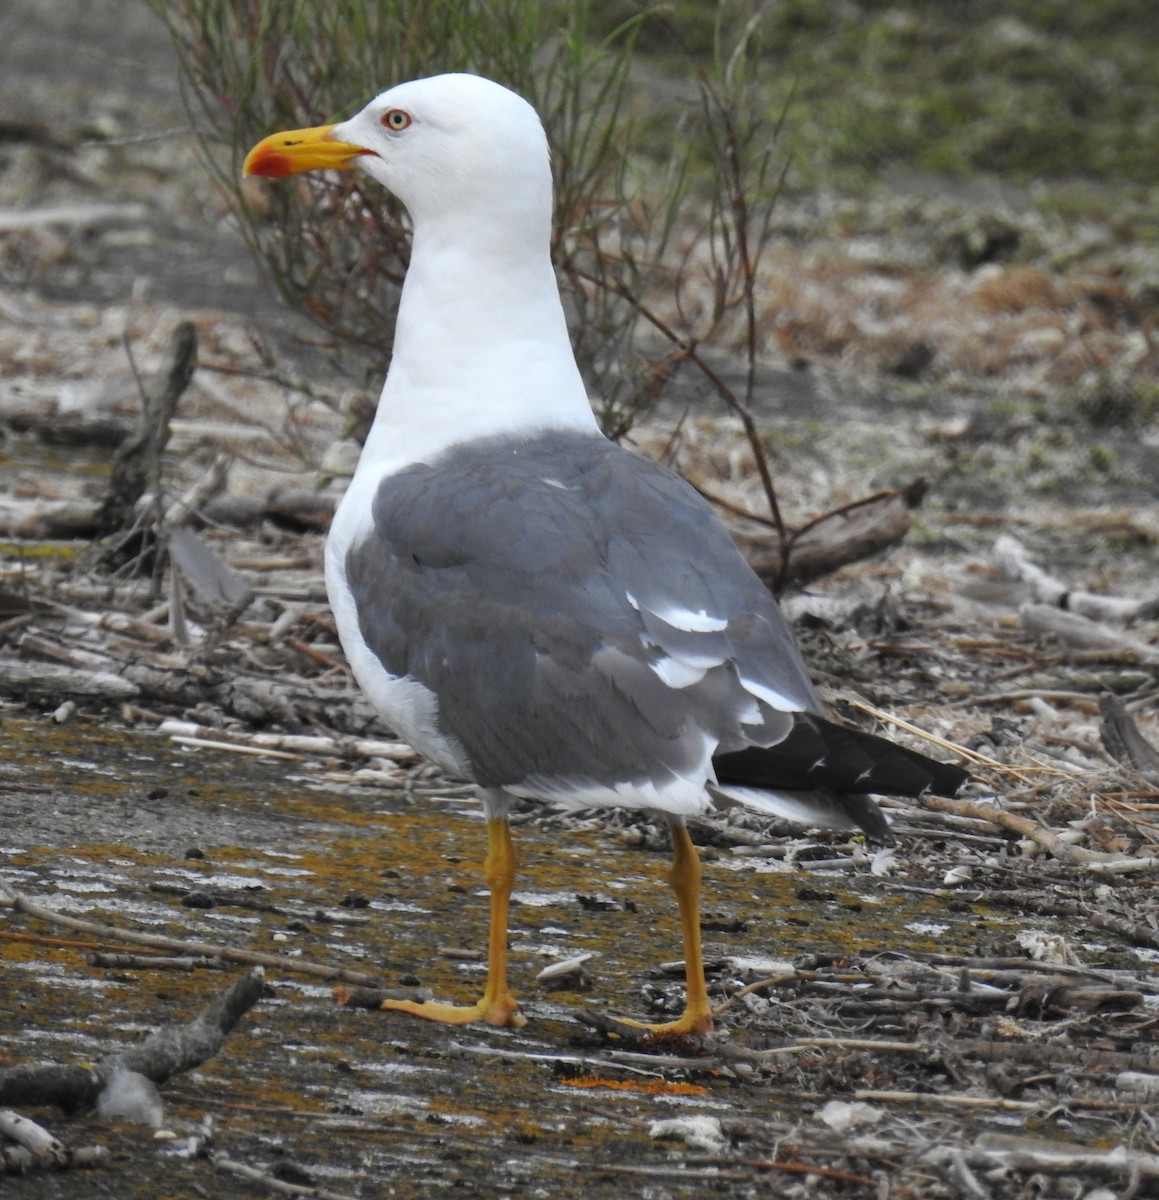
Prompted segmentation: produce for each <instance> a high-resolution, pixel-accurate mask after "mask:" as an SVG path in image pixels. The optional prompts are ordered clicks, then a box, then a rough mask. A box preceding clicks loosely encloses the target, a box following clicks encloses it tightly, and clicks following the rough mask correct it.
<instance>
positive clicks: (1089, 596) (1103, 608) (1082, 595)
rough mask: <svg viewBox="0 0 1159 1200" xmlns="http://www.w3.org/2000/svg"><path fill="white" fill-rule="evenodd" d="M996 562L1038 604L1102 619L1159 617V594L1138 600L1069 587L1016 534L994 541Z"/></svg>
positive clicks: (1124, 619)
mask: <svg viewBox="0 0 1159 1200" xmlns="http://www.w3.org/2000/svg"><path fill="white" fill-rule="evenodd" d="M993 554H994V561H995V562H996V563H997V565H998V569H999V570H1000V571H1001V572H1002V574H1003V575H1004V576H1005V577H1006V578H1007V579H1012V580H1017V581H1018V582H1019V583H1022V584H1024V585H1025V586H1026V587H1027V588H1028V589H1029V591H1030V598H1031V600H1032V601H1034V602H1036V603H1038V604H1044V605H1050V606H1052V607H1054V608H1060V609H1065V610H1066V611H1067V612H1071V613H1077V614H1079V615H1080V616H1086V617H1091V618H1093V619H1095V620H1103V621H1131V620H1139V619H1150V618H1152V617H1157V616H1159V596H1151V597H1149V598H1148V599H1145V600H1137V599H1133V598H1130V597H1127V596H1102V595H1099V594H1098V593H1096V592H1086V591H1082V590H1081V589H1078V588H1070V587H1068V586H1067V585H1066V584H1065V583H1063V582H1062V581H1061V580H1059V579H1056V578H1055V577H1054V576H1053V575H1050V574H1048V573H1047V572H1046V571H1044V570H1043V569H1042V568H1041V567H1039V566H1038V565H1037V564H1035V563H1033V562H1031V561H1030V555H1029V553H1028V551H1027V549H1026V547H1025V546H1024V545H1023V544H1022V543H1021V542H1020V541H1019V540H1018V539H1017V538H1015V537H1011V536H1010V535H1009V534H1003V535H1002V536H1001V537H1000V538H998V539H997V540H996V541H995V543H994V549H993Z"/></svg>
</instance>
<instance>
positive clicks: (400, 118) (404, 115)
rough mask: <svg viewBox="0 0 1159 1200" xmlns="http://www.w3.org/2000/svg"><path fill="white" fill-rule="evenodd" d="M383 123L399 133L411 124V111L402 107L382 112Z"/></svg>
mask: <svg viewBox="0 0 1159 1200" xmlns="http://www.w3.org/2000/svg"><path fill="white" fill-rule="evenodd" d="M382 124H383V125H384V126H386V128H387V129H389V130H390V131H391V132H392V133H399V132H401V131H402V130H404V129H405V128H406V127H407V126H408V125H409V124H410V113H408V112H403V110H402V109H401V108H392V109H390V110H389V112H384V113H383V114H382Z"/></svg>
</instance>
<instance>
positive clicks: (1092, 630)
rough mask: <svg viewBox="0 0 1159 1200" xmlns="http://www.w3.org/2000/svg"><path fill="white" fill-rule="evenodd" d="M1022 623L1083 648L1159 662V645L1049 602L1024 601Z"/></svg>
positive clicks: (1021, 612) (1077, 647)
mask: <svg viewBox="0 0 1159 1200" xmlns="http://www.w3.org/2000/svg"><path fill="white" fill-rule="evenodd" d="M1019 615H1020V616H1021V617H1022V624H1023V625H1024V626H1025V627H1026V628H1027V629H1029V630H1030V631H1031V632H1032V633H1045V634H1051V635H1053V636H1054V637H1057V638H1058V639H1059V640H1060V641H1063V642H1065V643H1066V644H1067V645H1068V646H1073V647H1075V648H1076V649H1081V650H1097V651H1105V652H1107V653H1110V654H1126V655H1130V656H1131V657H1132V658H1137V659H1139V660H1140V661H1141V662H1159V647H1157V646H1152V645H1151V644H1150V643H1149V642H1144V641H1142V640H1141V639H1140V638H1136V637H1131V636H1130V634H1126V633H1120V632H1119V631H1118V630H1115V629H1108V628H1107V626H1106V625H1101V624H1100V623H1099V622H1097V621H1092V620H1091V619H1090V618H1089V617H1083V616H1079V614H1078V613H1074V612H1066V611H1065V610H1063V609H1061V608H1052V607H1051V606H1050V605H1048V604H1024V605H1023V606H1022V607H1021V608H1020V609H1019Z"/></svg>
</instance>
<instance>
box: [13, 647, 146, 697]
mask: <svg viewBox="0 0 1159 1200" xmlns="http://www.w3.org/2000/svg"><path fill="white" fill-rule="evenodd" d="M0 692H7V693H8V694H9V695H15V696H49V697H54V698H55V697H58V696H59V697H68V696H99V697H100V698H101V699H103V700H112V701H118V702H119V701H121V700H133V699H135V698H136V697H137V696H138V695H139V689H138V687H137V685H136V684H135V683H131V682H130V681H129V680H127V679H124V678H123V677H122V676H120V675H112V674H110V673H109V672H107V671H83V670H77V669H76V668H75V667H64V666H59V665H57V664H56V663H46V662H19V661H16V660H14V659H8V658H5V659H0Z"/></svg>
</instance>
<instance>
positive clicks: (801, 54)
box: [614, 0, 1159, 190]
mask: <svg viewBox="0 0 1159 1200" xmlns="http://www.w3.org/2000/svg"><path fill="white" fill-rule="evenodd" d="M717 7H718V8H719V10H720V11H721V12H722V13H723V14H724V18H725V24H726V27H730V26H733V25H735V24H736V23H737V21H738V20H739V19H740V18H739V16H738V14H737V10H738V8H740V7H742V6H738V5H736V4H732V3H728V0H724V2H723V3H721V4H720V5H718V6H717ZM614 11H623V9H622V7H617V8H615V10H614ZM673 11H674V16H673V18H672V20H671V22H670V25H669V29H670V30H673V29H674V30H675V31H676V33H677V34H678V35H679V36H680V37H681V39H682V41H683V42H684V44H685V45H686V46H690V47H691V48H692V50H693V53H708V52H709V51H710V48H711V44H712V36H713V34H712V26H711V18H710V17H707V16H706V12H707V13H711V11H712V9H711V6H707V5H699V4H689V3H682V4H677V5H676V6H675V8H674V10H673ZM760 34H761V36H760V42H759V47H756V48H755V50H754V53H756V54H757V56H758V57H759V63H760V74H761V77H762V80H763V82H764V87H765V94H766V97H767V102H768V104H769V105H770V108H771V111H779V110H780V108H781V107H782V106H783V104H784V103H785V101H786V100H787V99H789V98H790V97H792V100H793V104H792V108H791V110H790V113H789V117H788V120H787V122H786V137H787V145H788V146H789V148H790V149H791V150H792V151H793V153H794V158H795V162H796V167H797V170H796V171H795V173H794V176H793V177H792V179H791V183H792V184H793V185H794V186H801V187H805V188H812V187H815V186H816V185H817V184H818V183H827V184H829V185H834V184H836V185H837V186H839V187H840V188H843V189H848V190H857V189H859V188H861V187H864V185H865V184H866V183H867V182H869V181H871V180H873V179H875V178H877V177H878V176H879V175H880V173H881V172H882V171H883V169H886V168H889V167H904V168H909V169H917V170H923V171H931V172H938V173H942V174H951V175H955V176H959V177H972V176H976V175H978V174H979V173H983V174H995V175H1000V176H1003V177H1005V178H1007V179H1009V180H1011V181H1014V182H1019V183H1027V182H1030V181H1032V180H1033V181H1041V180H1043V179H1050V178H1053V179H1070V178H1075V177H1078V178H1087V179H1095V180H1099V181H1101V182H1111V181H1114V182H1118V183H1135V184H1142V185H1145V186H1149V185H1154V184H1156V183H1159V157H1157V156H1156V155H1155V153H1154V148H1155V146H1156V143H1157V140H1159V10H1157V9H1156V8H1155V6H1154V4H1152V3H1150V2H1149V0H1085V2H1083V3H1074V0H1028V2H1023V3H1019V4H1015V5H1011V4H1009V3H1005V2H1003V0H963V2H961V3H954V4H944V3H936V2H933V0H893V2H889V0H859V2H853V0H840V2H837V3H832V2H830V0H780V2H778V3H776V4H770V5H768V6H767V14H766V16H765V19H764V20H763V21H762V22H761V27H760ZM668 44H669V45H670V44H671V41H670V40H669V43H668ZM641 45H642V46H643V48H644V49H645V50H646V51H648V52H649V53H651V54H653V55H656V56H657V57H660V58H663V56H664V54H665V39H664V37H663V36H662V35H661V33H660V30H659V21H658V18H653V19H652V22H651V23H650V25H649V27H648V28H647V30H646V31H645V32H643V33H642V34H641Z"/></svg>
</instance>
